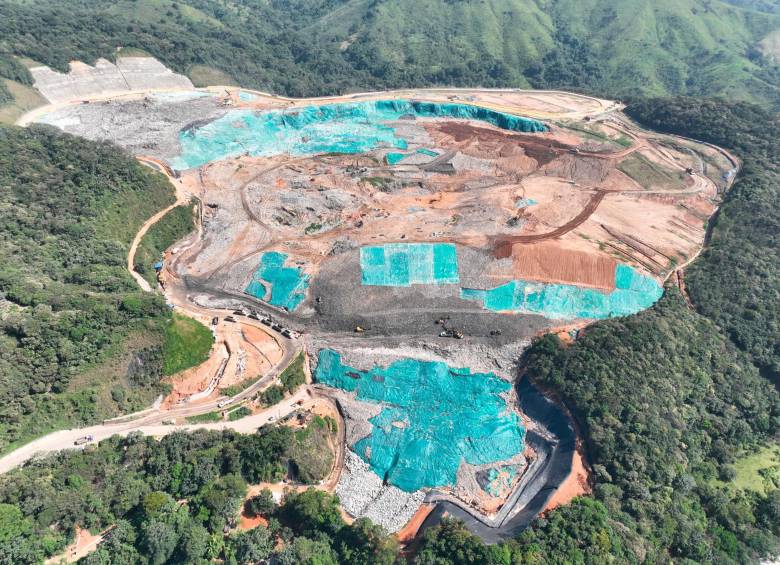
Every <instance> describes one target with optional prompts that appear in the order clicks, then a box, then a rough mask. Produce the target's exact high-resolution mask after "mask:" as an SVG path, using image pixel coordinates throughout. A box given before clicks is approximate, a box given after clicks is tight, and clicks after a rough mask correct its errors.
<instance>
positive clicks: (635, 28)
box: [0, 0, 780, 107]
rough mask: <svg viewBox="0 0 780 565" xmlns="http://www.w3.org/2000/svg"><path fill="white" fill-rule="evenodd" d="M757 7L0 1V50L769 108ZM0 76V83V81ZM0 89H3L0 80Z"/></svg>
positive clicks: (709, 2)
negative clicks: (673, 97) (121, 54)
mask: <svg viewBox="0 0 780 565" xmlns="http://www.w3.org/2000/svg"><path fill="white" fill-rule="evenodd" d="M764 4H767V5H768V6H769V7H771V5H772V3H771V2H765V3H761V2H753V1H751V2H724V1H722V0H654V1H653V2H647V1H645V0H621V1H620V2H614V1H612V0H594V1H591V2H582V1H581V0H553V1H549V2H540V1H538V0H455V1H446V2H445V1H441V0H370V1H367V0H273V1H269V2H250V1H225V0H117V1H115V2H105V1H104V0H77V1H71V2H67V3H62V2H60V1H58V0H39V1H36V2H26V1H22V0H2V1H0V52H1V51H2V50H6V51H9V52H12V53H15V54H17V55H21V56H24V57H27V58H29V59H32V60H35V61H37V62H39V63H44V64H47V65H50V66H52V67H55V68H57V69H60V70H63V71H65V70H67V66H68V62H69V61H71V60H73V59H78V60H82V61H86V62H90V63H92V62H94V61H95V59H96V58H98V57H107V58H109V59H112V58H114V57H115V56H116V55H117V54H118V51H117V49H118V48H120V47H121V48H122V49H123V50H124V51H125V53H135V54H137V53H138V52H139V51H138V50H141V51H142V52H145V53H149V54H151V55H154V56H155V57H158V58H159V59H161V60H162V61H164V62H165V63H166V64H168V65H169V66H171V67H172V68H174V69H175V70H177V71H179V72H182V73H187V74H189V75H190V76H191V77H192V78H193V79H195V81H196V83H200V84H203V83H205V82H209V83H211V84H215V83H221V84H224V83H226V82H232V81H236V82H238V83H239V84H241V85H242V86H245V87H256V88H261V89H264V90H269V91H272V92H276V93H280V94H286V95H292V96H313V95H322V94H336V93H342V92H345V91H349V90H356V89H357V90H366V89H383V88H391V87H410V86H426V85H448V86H452V85H456V86H486V87H487V86H520V87H528V86H533V87H536V88H567V89H580V90H585V91H588V92H591V93H602V94H605V95H608V96H609V97H611V98H617V97H626V96H632V95H637V94H642V95H669V94H688V95H700V96H714V95H722V96H727V97H729V98H731V99H747V100H753V101H757V102H761V103H764V104H768V105H773V106H775V107H780V68H779V67H778V66H777V64H775V63H773V58H772V57H773V56H774V55H773V54H772V53H771V52H770V51H768V48H767V47H766V45H771V42H770V43H765V42H763V41H762V40H764V39H765V38H766V37H768V36H770V34H771V33H772V32H773V31H775V30H778V29H780V14H778V13H776V11H775V10H772V9H770V8H769V7H766V6H764ZM0 76H4V75H2V72H0ZM9 78H10V77H9Z"/></svg>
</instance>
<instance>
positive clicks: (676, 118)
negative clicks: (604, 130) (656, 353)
mask: <svg viewBox="0 0 780 565" xmlns="http://www.w3.org/2000/svg"><path fill="white" fill-rule="evenodd" d="M629 113H630V114H631V115H632V116H633V117H634V118H636V119H638V120H640V121H641V122H643V123H645V124H646V125H647V126H649V127H651V128H655V129H661V130H665V131H669V132H673V133H680V134H683V135H689V136H691V137H696V138H698V139H702V140H705V141H709V142H711V143H716V144H718V145H721V146H723V147H729V148H732V149H733V150H734V151H735V152H736V154H737V155H738V156H739V157H740V158H741V159H742V160H743V162H744V163H743V164H744V167H743V169H742V172H741V174H740V178H739V179H738V181H737V182H736V183H735V185H734V187H733V189H732V190H731V192H730V193H729V194H728V195H727V197H726V200H725V202H724V203H723V205H722V206H721V208H720V212H719V214H718V217H717V219H716V220H715V222H714V229H713V231H712V237H711V239H710V241H709V243H708V246H707V248H706V250H705V251H704V254H703V256H702V258H701V259H700V260H698V261H696V262H695V263H694V264H693V265H692V266H691V268H690V269H689V270H688V278H687V280H688V286H689V290H690V293H691V297H692V298H693V300H694V303H695V304H696V306H697V308H698V309H699V310H700V311H701V312H702V313H703V314H704V315H706V316H707V317H709V318H711V319H712V320H714V321H715V322H716V323H717V324H718V325H719V326H720V327H721V328H722V329H723V330H724V331H725V332H726V333H727V334H728V336H729V337H730V338H731V339H732V340H733V341H734V343H736V344H737V345H738V346H739V347H740V348H742V349H744V350H745V351H747V352H749V353H750V355H751V356H752V357H753V359H754V360H755V362H756V363H757V364H758V365H759V367H761V369H762V370H763V371H764V372H765V374H766V375H767V376H768V377H769V378H771V379H773V380H775V382H777V383H778V384H780V308H778V304H780V144H778V142H777V140H778V139H780V117H778V115H777V114H772V113H770V112H767V111H765V110H763V109H761V108H758V107H756V106H753V105H750V104H722V103H718V102H712V101H699V100H690V99H676V100H647V101H644V102H638V103H636V104H634V105H632V106H631V107H630V108H629Z"/></svg>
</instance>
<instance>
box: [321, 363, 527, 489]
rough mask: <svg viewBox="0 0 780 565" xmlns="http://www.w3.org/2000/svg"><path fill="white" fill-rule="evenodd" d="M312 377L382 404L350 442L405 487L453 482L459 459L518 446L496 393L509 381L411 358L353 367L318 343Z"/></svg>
mask: <svg viewBox="0 0 780 565" xmlns="http://www.w3.org/2000/svg"><path fill="white" fill-rule="evenodd" d="M314 379H315V380H316V381H317V382H320V383H323V384H326V385H329V386H333V387H337V388H340V389H343V390H347V391H354V392H356V394H357V398H358V399H359V400H363V401H368V402H374V403H379V404H382V406H383V408H382V411H381V412H380V413H379V414H378V415H377V416H375V417H374V418H371V419H370V420H369V421H370V422H371V424H373V428H372V433H371V434H370V435H369V436H367V437H365V438H363V439H361V440H359V441H357V442H356V443H355V445H354V446H353V449H354V451H355V453H357V454H358V455H359V456H360V457H361V458H362V459H363V460H364V461H366V463H368V464H369V465H370V466H371V468H372V469H373V470H374V472H376V473H377V475H379V477H381V478H382V479H383V480H385V481H387V482H388V483H390V484H392V485H395V486H397V487H398V488H400V489H401V490H404V491H406V492H412V491H415V490H418V489H421V488H425V487H437V486H444V485H454V484H455V482H456V480H457V476H456V475H457V470H458V467H459V466H460V464H461V462H462V461H464V460H465V461H466V462H467V463H470V464H472V465H485V464H489V463H494V462H498V461H504V460H507V459H510V458H512V457H514V456H515V455H516V454H518V453H520V452H521V451H522V450H523V448H524V438H525V428H523V426H522V425H521V424H520V421H519V418H518V416H517V414H515V413H513V412H509V411H508V410H507V406H506V402H505V400H504V399H503V398H502V397H501V396H500V393H503V392H507V391H508V390H510V388H511V386H512V385H511V384H510V383H508V382H506V381H504V380H502V379H500V378H498V377H496V376H495V375H494V374H492V373H474V374H472V373H471V372H470V371H469V370H468V369H453V368H450V367H448V366H447V365H446V364H445V363H439V362H433V361H419V360H416V359H402V360H400V361H396V362H394V363H391V364H390V365H388V366H387V367H380V366H375V367H373V368H372V369H371V370H369V371H360V370H357V369H354V368H352V367H349V366H347V365H343V364H342V363H341V356H340V355H339V354H338V353H337V352H336V351H333V350H331V349H322V350H320V352H319V356H318V364H317V369H316V371H315V373H314Z"/></svg>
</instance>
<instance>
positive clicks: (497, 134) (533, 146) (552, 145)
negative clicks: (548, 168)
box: [437, 122, 572, 167]
mask: <svg viewBox="0 0 780 565" xmlns="http://www.w3.org/2000/svg"><path fill="white" fill-rule="evenodd" d="M437 129H438V130H439V131H440V132H441V133H443V134H446V135H449V136H451V137H452V138H453V139H454V140H455V141H456V142H462V141H472V142H473V141H481V142H489V141H504V142H506V141H516V142H517V143H519V145H520V146H521V147H522V148H523V150H524V151H525V154H526V155H528V156H529V157H531V158H532V159H534V160H535V161H536V162H537V163H539V166H540V167H541V166H543V165H546V164H547V163H549V162H550V161H552V160H553V159H555V158H556V157H557V156H558V155H559V154H560V153H561V152H562V151H569V150H571V149H572V146H570V145H565V144H563V143H561V142H559V141H555V140H553V139H547V138H539V137H538V136H537V137H534V136H531V135H523V134H518V133H507V132H502V131H496V130H492V129H487V128H481V127H477V126H473V125H470V124H464V123H459V122H444V123H442V124H440V125H439V124H437Z"/></svg>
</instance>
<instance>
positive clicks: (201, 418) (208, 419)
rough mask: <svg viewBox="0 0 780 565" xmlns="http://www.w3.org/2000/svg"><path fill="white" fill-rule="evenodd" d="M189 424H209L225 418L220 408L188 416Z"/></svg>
mask: <svg viewBox="0 0 780 565" xmlns="http://www.w3.org/2000/svg"><path fill="white" fill-rule="evenodd" d="M186 420H187V423H188V424H209V423H212V422H221V421H222V420H224V418H223V417H222V412H221V411H220V410H214V411H213V412H206V413H205V414H196V415H195V416H187V418H186Z"/></svg>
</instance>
